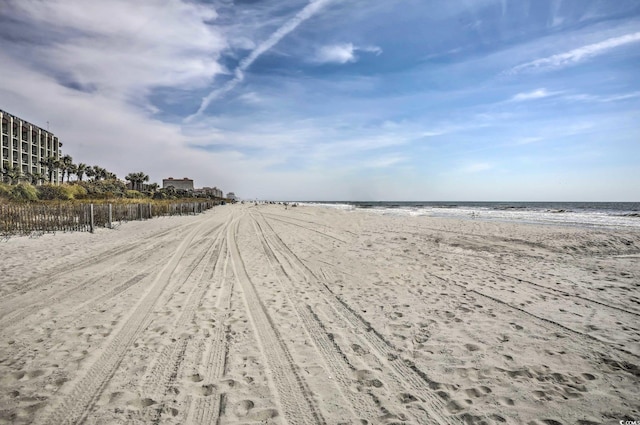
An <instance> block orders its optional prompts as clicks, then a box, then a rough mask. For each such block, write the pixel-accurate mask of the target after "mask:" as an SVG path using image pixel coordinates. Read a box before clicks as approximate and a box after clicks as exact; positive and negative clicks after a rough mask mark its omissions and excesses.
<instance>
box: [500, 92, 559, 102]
mask: <svg viewBox="0 0 640 425" xmlns="http://www.w3.org/2000/svg"><path fill="white" fill-rule="evenodd" d="M558 93H559V92H550V91H548V90H547V89H537V90H533V91H530V92H525V93H518V94H516V95H515V96H513V97H512V98H511V101H512V102H523V101H527V100H535V99H543V98H545V97H549V96H554V95H556V94H558Z"/></svg>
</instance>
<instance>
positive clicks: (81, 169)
mask: <svg viewBox="0 0 640 425" xmlns="http://www.w3.org/2000/svg"><path fill="white" fill-rule="evenodd" d="M87 169H88V165H87V164H84V163H82V162H81V163H79V164H78V165H76V171H75V173H76V176H78V180H80V181H82V177H83V176H84V174H85V173H86V172H87Z"/></svg>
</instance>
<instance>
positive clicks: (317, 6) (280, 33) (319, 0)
mask: <svg viewBox="0 0 640 425" xmlns="http://www.w3.org/2000/svg"><path fill="white" fill-rule="evenodd" d="M331 1H333V0H315V1H312V2H311V3H309V4H308V5H306V6H305V7H304V8H303V9H302V10H300V11H299V12H298V13H296V15H295V16H294V17H293V18H291V19H289V20H288V21H286V22H285V23H284V24H283V25H281V26H280V27H279V28H278V29H277V30H276V31H275V32H273V33H272V34H271V35H270V36H269V37H268V38H267V39H266V40H265V41H263V42H262V43H260V44H258V46H257V47H256V48H255V49H253V50H252V51H251V53H249V55H248V56H247V57H246V58H244V59H243V60H242V61H240V64H239V65H238V67H237V68H236V70H235V72H234V74H235V78H233V79H232V80H230V81H229V82H227V83H226V84H225V85H224V86H222V87H221V88H219V89H215V90H212V91H211V92H210V93H209V94H208V95H207V96H205V97H204V98H203V99H202V102H201V104H200V107H199V108H198V111H197V112H196V113H195V114H193V115H190V116H189V117H187V119H186V120H185V121H186V122H190V121H192V120H193V119H195V118H197V117H198V116H200V115H201V114H202V113H203V112H204V111H205V110H206V109H207V107H208V106H209V105H210V104H211V102H213V101H214V100H215V99H217V98H219V97H220V96H222V95H224V94H225V93H228V92H229V91H231V90H233V89H234V88H235V87H236V86H237V85H238V84H239V83H241V82H242V80H244V71H246V70H247V68H249V67H250V66H251V65H252V64H253V63H254V62H255V61H256V59H258V58H259V57H260V56H262V55H263V54H264V53H265V52H267V51H269V50H270V49H271V48H273V46H275V45H276V44H278V43H279V42H280V40H282V39H283V38H284V37H286V36H287V35H288V34H289V33H290V32H292V31H293V30H295V29H296V28H298V26H299V25H300V24H302V23H303V22H304V21H306V20H307V19H309V18H311V17H312V16H314V15H315V14H317V13H318V12H320V10H322V8H323V7H325V6H326V5H328V4H329V3H330V2H331Z"/></svg>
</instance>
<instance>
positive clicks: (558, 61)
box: [507, 32, 640, 74]
mask: <svg viewBox="0 0 640 425" xmlns="http://www.w3.org/2000/svg"><path fill="white" fill-rule="evenodd" d="M639 41H640V32H635V33H632V34H626V35H623V36H620V37H613V38H609V39H607V40H604V41H601V42H599V43H593V44H588V45H586V46H582V47H579V48H577V49H573V50H570V51H568V52H565V53H559V54H557V55H553V56H549V57H546V58H541V59H536V60H534V61H531V62H527V63H523V64H521V65H518V66H516V67H513V68H511V69H510V70H509V71H508V72H507V74H518V73H521V72H532V71H546V70H552V69H558V68H563V67H566V66H571V65H575V64H577V63H579V62H582V61H584V60H587V59H591V58H592V57H594V56H598V55H602V54H604V53H606V52H608V51H610V50H612V49H615V48H617V47H620V46H624V45H626V44H630V43H637V42H639Z"/></svg>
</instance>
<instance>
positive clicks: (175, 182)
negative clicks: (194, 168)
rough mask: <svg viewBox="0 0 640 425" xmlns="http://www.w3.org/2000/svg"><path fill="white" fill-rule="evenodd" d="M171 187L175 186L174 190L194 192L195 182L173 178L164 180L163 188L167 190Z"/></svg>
mask: <svg viewBox="0 0 640 425" xmlns="http://www.w3.org/2000/svg"><path fill="white" fill-rule="evenodd" d="M169 186H173V188H174V189H183V190H193V180H192V179H189V178H187V177H185V178H183V179H174V178H173V177H169V178H168V179H162V187H163V188H165V189H166V188H168V187H169Z"/></svg>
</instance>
